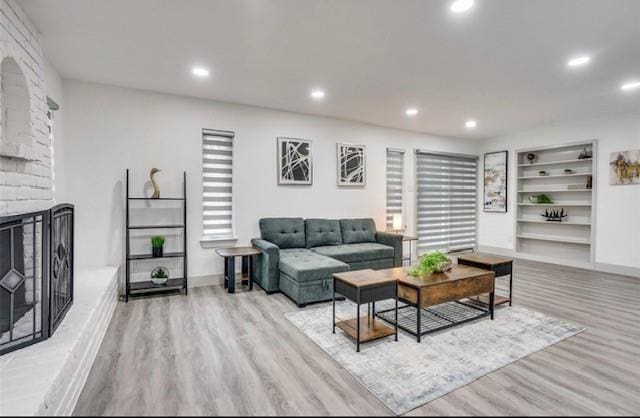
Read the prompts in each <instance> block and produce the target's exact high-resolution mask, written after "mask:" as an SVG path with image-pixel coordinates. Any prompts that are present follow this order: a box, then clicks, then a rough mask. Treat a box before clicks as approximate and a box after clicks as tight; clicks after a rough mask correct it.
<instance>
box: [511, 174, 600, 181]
mask: <svg viewBox="0 0 640 418" xmlns="http://www.w3.org/2000/svg"><path fill="white" fill-rule="evenodd" d="M590 175H591V173H573V174H553V175H550V176H526V177H518V179H519V180H531V179H554V178H560V177H581V176H590Z"/></svg>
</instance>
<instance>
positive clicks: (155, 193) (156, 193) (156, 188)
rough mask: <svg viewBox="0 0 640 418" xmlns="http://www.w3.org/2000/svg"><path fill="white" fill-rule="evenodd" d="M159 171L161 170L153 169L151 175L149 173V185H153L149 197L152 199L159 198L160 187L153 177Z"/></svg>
mask: <svg viewBox="0 0 640 418" xmlns="http://www.w3.org/2000/svg"><path fill="white" fill-rule="evenodd" d="M160 171H161V170H159V169H157V168H155V167H154V168H152V169H151V173H149V177H150V178H151V184H153V194H152V195H151V198H152V199H159V198H160V187H159V186H158V183H157V182H156V178H155V175H156V174H157V173H159V172H160Z"/></svg>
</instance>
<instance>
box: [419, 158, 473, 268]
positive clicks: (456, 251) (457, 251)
mask: <svg viewBox="0 0 640 418" xmlns="http://www.w3.org/2000/svg"><path fill="white" fill-rule="evenodd" d="M419 154H434V155H441V156H443V157H454V158H455V157H457V158H468V159H473V160H475V161H476V200H475V202H474V205H473V207H474V214H475V220H476V224H475V237H474V246H473V250H474V251H477V250H478V233H479V228H478V216H479V210H478V205H479V201H478V184H479V181H480V179H479V176H480V173H479V171H478V170H479V166H480V164H479V160H480V156H479V155H476V154H462V153H454V152H443V151H434V150H428V149H421V148H416V149H414V152H413V181H414V191H415V192H414V200H415V202H414V222H415V226H416V228H415V232H416V237H418V238H419V233H418V216H419V213H418V204H419V202H418V155H419ZM419 242H420V240H419V239H418V241H417V242H416V254H417V255H418V258H419V257H420V255H421V254H420V253H419V246H418V244H419ZM463 251H465V250H454V251H448V252H447V253H448V254H454V253H459V252H463Z"/></svg>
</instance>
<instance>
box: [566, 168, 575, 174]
mask: <svg viewBox="0 0 640 418" xmlns="http://www.w3.org/2000/svg"><path fill="white" fill-rule="evenodd" d="M564 174H573V170H572V169H570V168H565V169H564Z"/></svg>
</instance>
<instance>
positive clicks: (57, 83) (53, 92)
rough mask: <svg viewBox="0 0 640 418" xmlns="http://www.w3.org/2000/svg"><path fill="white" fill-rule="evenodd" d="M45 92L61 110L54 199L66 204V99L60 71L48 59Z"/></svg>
mask: <svg viewBox="0 0 640 418" xmlns="http://www.w3.org/2000/svg"><path fill="white" fill-rule="evenodd" d="M43 64H44V79H45V82H46V83H45V92H46V95H47V97H50V98H51V100H53V101H54V102H56V103H57V104H58V106H60V109H58V110H56V111H55V112H54V114H53V156H52V157H53V158H52V160H53V164H52V173H53V178H54V180H53V186H54V191H53V192H54V193H53V198H54V200H55V202H56V203H64V202H65V199H66V196H65V193H64V186H65V181H64V120H63V117H62V115H63V113H64V97H63V91H62V78H61V77H60V74H58V71H57V70H56V69H55V68H54V67H53V66H52V65H51V63H50V62H49V61H48V60H47V59H46V57H45V58H44V59H43Z"/></svg>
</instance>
